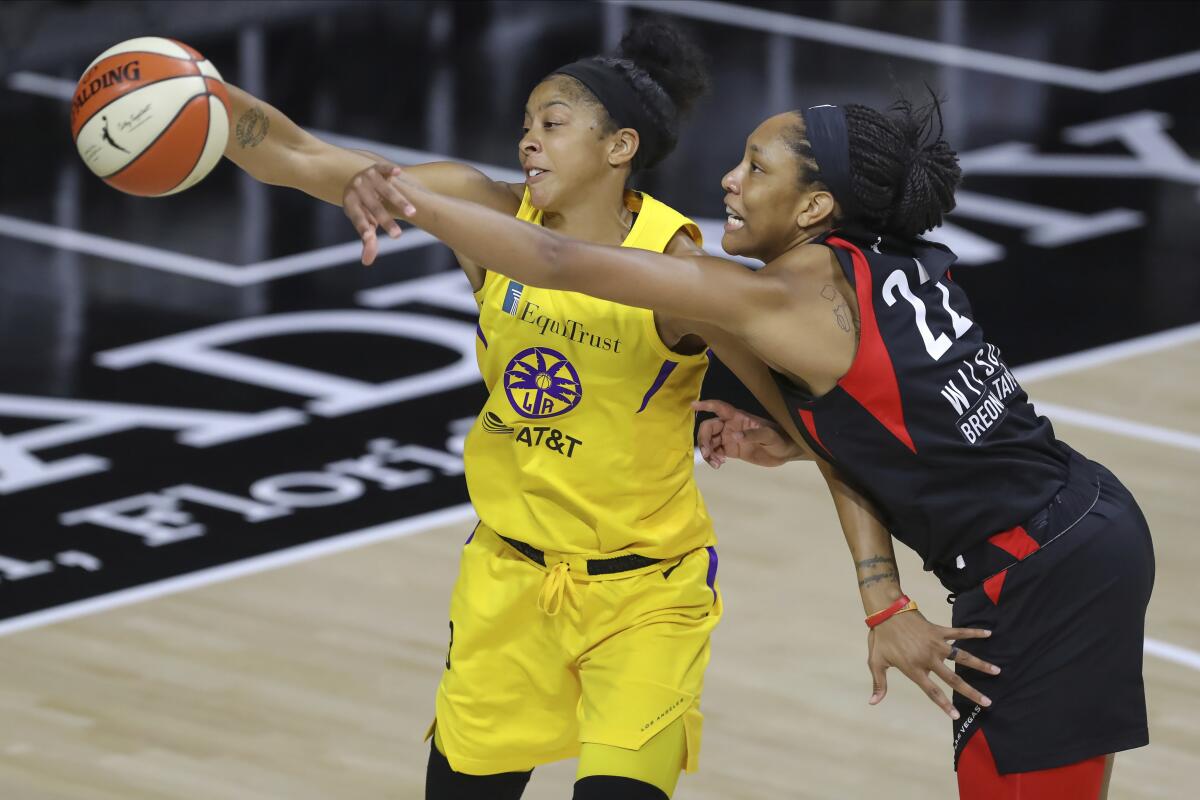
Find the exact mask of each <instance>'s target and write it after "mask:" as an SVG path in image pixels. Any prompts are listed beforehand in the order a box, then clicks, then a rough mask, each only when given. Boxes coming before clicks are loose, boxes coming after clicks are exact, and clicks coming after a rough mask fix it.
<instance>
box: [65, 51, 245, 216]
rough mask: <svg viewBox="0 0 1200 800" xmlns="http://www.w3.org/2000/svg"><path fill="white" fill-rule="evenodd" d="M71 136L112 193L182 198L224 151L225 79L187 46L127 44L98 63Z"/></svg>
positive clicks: (80, 88) (76, 103)
mask: <svg viewBox="0 0 1200 800" xmlns="http://www.w3.org/2000/svg"><path fill="white" fill-rule="evenodd" d="M71 136H72V138H73V139H74V140H75V146H76V148H77V149H78V150H79V155H80V157H81V158H82V159H83V163H84V164H86V165H87V166H88V169H90V170H91V171H92V172H94V173H95V174H96V175H97V176H99V177H100V178H101V179H103V180H104V182H105V183H107V184H108V185H109V186H112V187H113V188H115V189H120V190H121V191H122V192H125V193H127V194H133V195H140V196H143V197H158V196H162V195H169V194H175V193H176V192H182V191H183V190H184V189H187V188H188V187H189V186H193V185H194V184H196V183H197V182H198V181H200V180H201V179H202V178H203V177H204V176H205V175H207V174H208V173H209V172H210V171H211V170H212V168H213V167H214V166H215V165H216V163H217V162H218V161H219V160H220V159H221V155H222V154H223V153H224V152H225V142H226V140H227V139H228V137H229V97H228V95H227V93H226V91H225V84H224V83H223V82H222V80H221V75H220V73H219V72H217V68H216V67H214V66H213V65H212V64H211V63H210V62H209V61H208V60H206V59H205V58H204V56H202V55H200V53H198V52H197V51H196V50H194V49H193V48H191V47H189V46H188V45H186V44H183V43H182V42H177V41H175V40H174V39H164V38H160V37H157V36H142V37H138V38H136V39H128V40H126V41H124V42H121V43H120V44H117V45H114V46H113V47H110V48H108V49H107V50H105V51H104V52H103V53H101V54H100V55H99V56H97V57H96V59H95V60H94V61H92V63H91V64H89V65H88V68H87V69H86V70H84V72H83V76H82V77H81V78H80V79H79V83H78V85H77V86H76V87H75V94H74V97H73V98H72V99H71Z"/></svg>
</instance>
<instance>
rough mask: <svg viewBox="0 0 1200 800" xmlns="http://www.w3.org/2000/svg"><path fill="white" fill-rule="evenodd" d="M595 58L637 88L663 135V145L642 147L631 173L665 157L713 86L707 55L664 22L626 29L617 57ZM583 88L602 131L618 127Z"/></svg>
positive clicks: (580, 86)
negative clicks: (652, 148)
mask: <svg viewBox="0 0 1200 800" xmlns="http://www.w3.org/2000/svg"><path fill="white" fill-rule="evenodd" d="M594 60H596V61H598V62H600V63H602V64H604V65H605V66H607V67H609V68H611V69H613V70H616V71H617V72H618V73H619V74H620V75H622V76H623V77H624V78H625V80H627V81H628V82H629V84H630V85H631V86H632V87H633V89H634V91H635V92H636V93H637V96H638V99H639V100H640V101H641V103H642V105H643V107H644V108H645V110H646V111H647V112H648V113H649V117H650V119H651V120H653V124H654V125H655V127H656V128H657V130H658V132H659V133H660V135H661V142H662V144H661V146H660V147H658V148H657V150H656V152H650V151H649V148H647V147H645V146H644V144H645V140H643V146H642V147H639V148H638V151H637V153H636V154H635V155H634V157H633V161H632V162H631V164H630V167H631V172H637V171H639V170H642V169H649V168H651V167H653V166H654V165H656V164H658V163H659V162H660V161H662V160H663V159H664V158H666V157H667V156H668V155H669V154H670V153H671V151H672V150H674V149H675V145H676V144H677V143H678V141H679V126H680V123H681V122H682V120H683V118H684V117H685V116H686V115H687V114H688V112H689V111H691V109H692V107H693V106H694V105H695V104H696V101H697V100H699V99H700V98H701V97H703V96H704V95H705V94H706V93H707V92H708V88H709V77H708V65H707V57H706V56H705V54H704V52H703V51H702V50H701V49H700V48H699V46H697V45H696V43H695V42H693V41H692V40H691V39H689V38H688V37H687V36H686V35H684V33H683V32H682V31H681V30H679V29H678V28H676V27H674V26H673V25H668V24H667V23H665V22H659V21H645V22H640V23H638V25H637V26H636V27H634V28H631V29H630V30H628V31H626V33H625V35H624V36H623V37H621V43H620V45H618V47H617V51H616V54H615V55H613V56H596V57H595V59H594ZM576 84H577V85H578V87H579V89H580V90H581V91H582V92H583V93H584V95H585V96H586V97H587V98H588V99H589V100H590V101H591V102H592V104H593V105H594V106H596V108H597V109H598V110H599V113H600V114H601V115H602V117H603V122H602V124H601V126H600V128H601V131H600V132H601V135H602V136H608V135H611V134H613V133H615V132H616V131H617V130H619V128H618V125H617V122H616V120H614V119H613V118H612V116H610V115H609V114H608V111H607V110H606V109H604V107H603V105H601V104H600V102H599V101H598V100H596V98H595V96H594V95H592V93H591V92H590V91H588V90H587V88H586V87H584V86H583V85H582V84H579V83H578V82H576Z"/></svg>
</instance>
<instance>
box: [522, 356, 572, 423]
mask: <svg viewBox="0 0 1200 800" xmlns="http://www.w3.org/2000/svg"><path fill="white" fill-rule="evenodd" d="M504 392H505V394H507V395H508V402H509V403H510V404H512V407H513V410H515V411H516V412H517V413H518V414H520V415H521V416H522V417H526V418H527V419H545V418H546V417H557V416H558V415H559V414H565V413H567V412H568V411H570V410H571V409H572V408H574V407H575V406H577V405H579V398H581V397H583V386H582V385H581V384H580V383H579V373H578V372H576V371H575V367H573V366H571V362H570V361H567V357H566V356H564V355H563V354H562V353H560V352H558V351H557V350H551V349H550V348H549V347H530V348H529V349H528V350H522V351H521V352H519V353H517V354H516V355H515V356H513V359H512V361H509V362H508V367H507V368H506V369H505V370H504Z"/></svg>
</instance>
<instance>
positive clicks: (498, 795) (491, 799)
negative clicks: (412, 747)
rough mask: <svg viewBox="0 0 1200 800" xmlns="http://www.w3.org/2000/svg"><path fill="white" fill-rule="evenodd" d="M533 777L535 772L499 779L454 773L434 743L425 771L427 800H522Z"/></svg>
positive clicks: (504, 775) (493, 776)
mask: <svg viewBox="0 0 1200 800" xmlns="http://www.w3.org/2000/svg"><path fill="white" fill-rule="evenodd" d="M532 774H533V770H529V771H528V772H502V773H500V774H498V775H464V774H463V773H461V772H455V771H454V770H452V769H450V762H449V761H447V760H446V757H445V756H444V755H442V753H441V751H440V750H438V747H437V742H436V741H435V742H434V743H433V745H432V746H431V747H430V748H429V766H428V768H427V769H426V771H425V800H519V798H520V797H521V795H522V794H523V793H524V791H525V784H527V783H529V776H530V775H532Z"/></svg>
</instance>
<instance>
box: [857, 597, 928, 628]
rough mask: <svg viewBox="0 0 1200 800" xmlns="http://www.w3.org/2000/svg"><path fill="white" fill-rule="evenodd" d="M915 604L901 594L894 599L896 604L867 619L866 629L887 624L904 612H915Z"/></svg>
mask: <svg viewBox="0 0 1200 800" xmlns="http://www.w3.org/2000/svg"><path fill="white" fill-rule="evenodd" d="M916 610H917V602H916V601H915V600H909V599H908V595H906V594H902V595H900V597H899V598H897V599H896V602H894V603H892V604H891V605H890V606H888V607H887V608H885V609H884V610H883V611H876V612H875V613H874V614H872V615H871V616H869V617H867V627H868V628H874V627H875V626H877V625H879V624H880V623H883V622H887V621H888V620H889V619H891V618H892V617H894V616H896V615H897V614H903V613H904V612H905V611H916Z"/></svg>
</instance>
